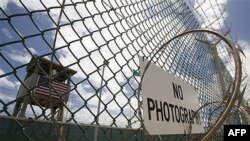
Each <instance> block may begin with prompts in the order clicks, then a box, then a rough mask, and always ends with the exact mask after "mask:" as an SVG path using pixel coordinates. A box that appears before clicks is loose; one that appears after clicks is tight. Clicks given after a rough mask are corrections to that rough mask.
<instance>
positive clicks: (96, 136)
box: [94, 60, 109, 141]
mask: <svg viewBox="0 0 250 141" xmlns="http://www.w3.org/2000/svg"><path fill="white" fill-rule="evenodd" d="M103 64H104V65H103V69H102V75H101V77H102V78H101V79H102V80H101V89H100V93H99V101H98V105H97V115H96V126H95V135H94V141H97V139H98V129H99V127H98V126H99V125H100V124H99V114H100V107H101V98H102V85H103V80H104V71H105V67H106V66H108V64H109V62H108V61H107V60H104V61H103Z"/></svg>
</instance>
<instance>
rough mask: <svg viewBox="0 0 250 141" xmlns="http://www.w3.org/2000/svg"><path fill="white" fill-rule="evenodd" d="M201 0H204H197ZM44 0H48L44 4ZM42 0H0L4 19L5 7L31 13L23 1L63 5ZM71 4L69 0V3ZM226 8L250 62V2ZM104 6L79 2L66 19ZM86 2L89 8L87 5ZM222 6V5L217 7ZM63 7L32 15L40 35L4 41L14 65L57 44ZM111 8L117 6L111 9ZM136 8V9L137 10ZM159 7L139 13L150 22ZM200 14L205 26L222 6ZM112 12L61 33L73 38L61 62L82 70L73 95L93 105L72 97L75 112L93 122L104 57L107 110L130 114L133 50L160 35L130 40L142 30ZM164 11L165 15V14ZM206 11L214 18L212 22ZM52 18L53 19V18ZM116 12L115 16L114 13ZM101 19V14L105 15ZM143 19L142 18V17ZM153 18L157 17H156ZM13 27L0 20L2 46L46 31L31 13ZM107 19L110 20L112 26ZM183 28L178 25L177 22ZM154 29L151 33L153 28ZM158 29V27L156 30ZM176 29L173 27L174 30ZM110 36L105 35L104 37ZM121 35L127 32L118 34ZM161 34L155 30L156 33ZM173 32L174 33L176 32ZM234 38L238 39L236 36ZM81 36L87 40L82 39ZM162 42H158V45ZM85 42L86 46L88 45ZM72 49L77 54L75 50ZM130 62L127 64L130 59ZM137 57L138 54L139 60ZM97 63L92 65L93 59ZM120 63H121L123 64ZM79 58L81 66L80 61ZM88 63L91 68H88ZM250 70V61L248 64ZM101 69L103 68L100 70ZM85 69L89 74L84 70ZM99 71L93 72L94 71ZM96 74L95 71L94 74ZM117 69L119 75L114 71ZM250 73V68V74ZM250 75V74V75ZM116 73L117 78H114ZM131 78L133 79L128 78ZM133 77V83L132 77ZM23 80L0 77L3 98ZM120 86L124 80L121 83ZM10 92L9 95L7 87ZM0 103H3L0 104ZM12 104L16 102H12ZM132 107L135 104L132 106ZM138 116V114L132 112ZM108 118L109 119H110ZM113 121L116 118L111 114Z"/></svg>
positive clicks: (238, 0)
mask: <svg viewBox="0 0 250 141" xmlns="http://www.w3.org/2000/svg"><path fill="white" fill-rule="evenodd" d="M73 1H79V0H73ZM106 1H107V0H106ZM187 1H188V2H190V3H191V5H194V6H197V2H196V1H194V0H187ZM198 1H200V2H202V1H203V0H198ZM41 2H43V3H41ZM41 2H39V1H35V0H34V1H29V0H22V3H20V2H18V1H17V0H1V1H0V6H1V9H2V10H0V18H2V19H4V18H6V16H4V14H3V12H2V11H5V12H6V13H7V14H8V15H13V14H18V13H25V12H27V11H26V10H25V9H24V8H23V5H25V6H26V8H27V9H28V10H30V11H35V10H41V11H43V10H45V7H47V8H48V7H55V6H59V4H58V3H57V2H56V1H53V0H49V1H46V0H42V1H41ZM67 3H70V2H69V1H67V2H66V4H67ZM218 3H219V4H220V5H222V8H223V7H226V8H227V11H226V12H225V13H224V14H223V16H224V17H225V19H226V20H227V21H230V22H229V23H231V22H232V25H231V29H232V34H233V36H235V37H237V39H238V41H239V44H240V45H241V46H242V48H243V50H244V52H245V54H246V57H247V59H246V61H247V60H248V61H250V60H249V58H250V36H249V33H250V32H249V30H250V29H249V28H247V27H248V25H250V19H249V18H247V16H248V13H249V12H250V9H249V6H250V0H249V1H248V0H221V1H219V2H218ZM218 3H217V2H215V1H212V4H215V5H218ZM147 4H148V5H152V4H154V3H153V2H152V1H147ZM107 5H112V6H113V7H118V6H116V4H114V3H111V4H107ZM107 5H106V6H103V5H102V4H100V0H97V2H96V6H97V7H98V9H97V8H95V5H94V4H93V3H92V2H88V4H86V5H83V4H79V5H77V6H76V9H74V7H70V6H68V7H66V8H65V9H64V10H65V13H66V15H64V16H63V17H62V19H61V24H69V23H70V21H74V20H76V21H77V20H79V19H81V17H80V16H79V15H78V14H77V12H80V15H82V16H83V17H89V16H90V14H96V13H98V12H99V11H98V10H100V11H105V9H110V7H109V6H107ZM210 5H211V3H209V2H208V1H206V2H205V3H204V5H202V6H203V8H204V9H206V8H207V7H208V8H209V6H210ZM82 7H84V8H82ZM217 8H218V7H217ZM59 11H60V8H52V9H51V10H50V12H49V14H48V13H46V12H45V11H43V12H37V13H36V12H34V13H33V15H32V18H33V20H34V21H35V23H36V25H37V26H38V27H39V29H40V30H41V31H46V32H43V34H41V35H39V36H34V37H31V38H27V39H26V40H25V42H18V43H13V44H12V45H11V46H7V47H6V46H5V47H4V48H3V49H2V50H1V53H2V54H4V56H5V57H6V58H9V62H10V63H11V64H12V65H13V66H14V67H17V66H20V65H23V64H25V63H28V62H29V60H30V57H31V55H30V54H38V55H44V54H47V53H49V52H51V49H50V48H51V46H52V45H53V38H54V35H55V32H54V31H50V30H48V29H51V28H54V29H55V27H56V26H55V23H56V22H57V19H58V14H59ZM111 11H112V10H111ZM122 12H123V13H126V12H125V10H124V11H122ZM132 12H134V13H136V10H134V11H132ZM157 12H159V11H156V10H152V11H148V13H146V12H145V13H143V14H141V15H140V14H139V15H138V17H140V16H141V17H142V18H141V19H143V20H145V21H146V18H145V17H146V16H151V15H153V14H155V13H157ZM197 12H198V14H201V19H203V20H204V21H202V22H204V25H202V26H204V27H205V26H206V24H207V23H209V22H211V21H213V19H216V15H220V13H219V12H220V11H218V10H216V9H215V10H214V9H211V8H209V9H208V10H206V15H202V13H203V11H200V10H199V9H197ZM109 14H110V15H107V14H106V13H104V14H103V15H102V17H101V16H99V15H96V16H95V18H93V19H92V18H86V19H85V20H84V24H83V23H82V22H74V24H72V26H63V27H61V28H60V34H59V35H58V37H57V42H56V48H59V47H63V46H65V45H67V44H68V43H70V46H69V48H62V49H59V51H58V52H57V56H58V59H59V60H58V61H59V62H61V63H62V64H63V65H64V66H68V65H71V64H72V63H74V64H75V65H72V66H71V68H72V69H74V70H77V71H78V73H77V74H76V75H75V76H74V82H75V83H76V84H77V88H76V89H77V91H74V92H73V96H74V95H76V96H78V95H81V96H82V98H83V99H89V100H88V104H89V107H92V109H91V111H92V112H93V113H91V112H89V110H87V109H86V108H81V106H82V103H81V102H82V101H83V100H82V99H76V98H72V102H73V101H74V107H73V109H72V110H73V111H80V112H84V113H85V114H84V115H85V116H87V117H85V118H84V117H82V116H78V117H77V116H76V118H77V119H79V120H83V119H89V121H93V118H94V116H93V114H95V112H96V103H97V101H98V99H97V97H93V95H95V94H96V93H95V91H96V89H99V88H100V87H101V71H102V68H103V60H104V59H110V58H112V57H114V56H115V57H114V58H115V59H110V61H109V63H110V65H109V67H107V68H106V69H105V77H104V79H105V80H106V81H109V83H108V84H107V87H108V88H109V89H108V88H107V87H105V88H104V89H103V93H104V97H103V101H104V102H105V103H108V109H109V110H110V111H112V116H120V115H119V113H120V112H119V110H118V109H116V108H114V107H124V109H125V110H124V113H126V114H127V115H129V114H130V115H131V109H132V108H136V107H137V106H138V103H137V99H136V97H135V96H132V94H131V93H133V91H134V89H136V87H137V84H138V80H139V78H138V77H132V76H133V74H132V70H137V69H138V61H137V62H134V61H133V59H134V55H135V54H137V52H138V50H140V46H142V45H143V44H144V42H145V41H147V40H148V39H151V40H152V42H151V43H150V45H147V46H146V47H145V49H143V50H142V53H143V54H144V55H148V54H149V52H153V51H154V50H153V49H152V48H150V47H151V46H155V45H156V42H157V40H155V39H154V35H153V34H148V33H145V34H144V36H143V37H141V39H140V40H139V41H138V43H135V42H131V41H133V40H135V39H136V38H137V37H138V35H140V34H141V33H140V32H139V31H138V29H139V28H138V29H136V28H134V27H133V28H132V30H131V31H129V32H128V33H127V34H125V33H124V32H125V31H126V30H128V29H129V28H131V27H132V26H131V25H129V24H127V23H126V22H125V24H124V21H121V22H120V21H119V18H121V16H119V15H116V14H114V13H112V12H110V13H109ZM164 16H165V15H164ZM205 16H208V17H209V20H211V21H208V20H207V19H206V17H205ZM50 17H51V18H50ZM110 17H112V18H110ZM101 18H102V19H101ZM160 18H166V19H169V18H170V20H171V17H169V16H165V17H160ZM160 18H159V17H155V19H153V20H158V21H159V19H160ZM138 19H139V20H141V19H140V18H138ZM138 19H129V20H130V21H129V23H133V22H135V21H133V20H138ZM153 20H152V21H153ZM152 21H147V22H145V24H148V25H150V24H151V23H150V22H152ZM10 22H11V23H12V25H13V26H15V28H16V29H17V31H14V30H13V29H12V28H11V26H10V25H9V23H8V20H0V45H1V44H4V43H5V42H10V41H15V40H20V39H21V37H27V36H29V35H33V34H40V33H41V32H40V31H39V29H38V28H37V27H35V26H34V24H32V22H33V21H32V20H31V19H30V16H29V15H25V16H20V17H18V16H17V17H14V18H12V19H11V21H10ZM114 22H115V23H116V24H115V25H112V24H111V23H114ZM105 24H111V25H110V26H109V27H108V28H107V27H106V25H105ZM220 24H221V25H222V26H223V25H224V24H225V23H224V21H223V20H221V19H220V20H219V22H218V23H214V24H213V25H212V27H213V28H215V29H218V28H220V26H221V25H220ZM168 26H169V27H167V28H169V29H172V28H174V27H175V26H176V25H168ZM99 28H103V29H102V31H98V29H99ZM175 28H178V27H175ZM140 29H143V26H142V27H140ZM74 30H77V33H76V32H74ZM151 30H153V29H150V30H149V32H151ZM154 30H158V32H159V33H161V32H162V31H160V30H159V29H154ZM179 30H180V31H184V29H182V28H180V29H179ZM170 32H171V31H170ZM102 34H103V35H105V36H102ZM120 34H122V36H119V35H120ZM154 34H156V33H154ZM173 34H174V32H173ZM79 36H84V38H83V39H82V40H76V41H75V39H78V37H79ZM114 37H115V38H116V39H115V40H112V39H113V38H114ZM235 37H234V38H235ZM81 41H82V42H81ZM157 45H158V44H157ZM82 46H84V47H85V48H83V47H82ZM99 46H102V48H101V51H97V50H98V47H99ZM120 50H122V53H118V52H119V51H120ZM72 52H73V54H74V55H72ZM90 52H91V55H90V56H89V57H85V56H86V55H88V54H89V53H90ZM103 54H105V55H103ZM45 58H49V56H46V57H45ZM80 58H83V59H82V60H81V61H80V62H77V59H80ZM128 60H130V61H129V64H128V65H125V64H126V62H127V61H128ZM135 60H136V59H135ZM92 62H94V64H96V65H93V63H92ZM118 62H119V63H118ZM0 63H1V64H0V65H1V68H0V75H3V74H6V73H9V72H12V70H13V69H12V68H11V67H10V65H8V64H7V63H6V62H5V61H3V58H1V60H0ZM77 63H79V65H78V64H77ZM85 66H87V67H85ZM121 67H122V71H120V70H119V68H121ZM246 67H247V69H248V70H249V71H248V72H250V66H249V65H247V64H246ZM24 68H25V67H23V68H22V69H20V71H18V72H17V74H18V76H19V77H20V79H21V80H23V78H24V74H25V69H24ZM97 68H100V69H99V70H98V71H99V72H96V70H97ZM82 70H84V73H83V72H82ZM93 72H94V73H93ZM91 73H92V74H91ZM86 74H91V75H90V76H89V77H88V81H84V82H83V83H80V84H78V83H79V82H80V81H81V80H85V79H86V78H87V76H86ZM114 74H115V75H114ZM248 74H249V73H248ZM249 76H250V75H249ZM113 77H115V78H116V79H112V78H113ZM127 78H130V79H127ZM128 81H129V82H128ZM19 85H20V83H19V82H18V80H17V79H16V78H15V76H14V75H13V74H12V75H9V76H6V77H3V78H1V81H0V87H1V89H0V97H1V99H3V101H11V100H12V99H14V98H15V94H16V91H17V90H18V88H19ZM121 85H124V86H123V87H122V88H121ZM7 91H8V94H6V92H7ZM114 93H117V95H116V98H115V99H116V100H117V103H116V102H114V101H111V100H112V98H113V95H112V94H114ZM127 97H130V100H131V105H128V104H127V102H128V100H127ZM0 106H1V105H0ZM10 106H12V107H13V104H12V105H10ZM132 110H133V109H132ZM104 115H106V117H107V118H109V117H110V115H109V114H108V113H107V112H105V111H104ZM132 116H133V113H132ZM117 119H118V120H119V121H121V122H123V120H125V118H124V117H123V116H122V115H121V118H117ZM105 120H107V119H105ZM109 120H112V119H111V118H109ZM133 120H134V121H136V120H137V117H133Z"/></svg>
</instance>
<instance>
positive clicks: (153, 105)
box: [147, 98, 155, 120]
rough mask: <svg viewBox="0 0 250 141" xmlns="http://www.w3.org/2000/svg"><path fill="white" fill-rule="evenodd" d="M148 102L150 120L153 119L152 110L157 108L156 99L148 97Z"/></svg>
mask: <svg viewBox="0 0 250 141" xmlns="http://www.w3.org/2000/svg"><path fill="white" fill-rule="evenodd" d="M147 102H148V118H149V120H151V111H153V110H154V109H155V104H154V100H153V99H151V98H147ZM150 103H151V104H150Z"/></svg>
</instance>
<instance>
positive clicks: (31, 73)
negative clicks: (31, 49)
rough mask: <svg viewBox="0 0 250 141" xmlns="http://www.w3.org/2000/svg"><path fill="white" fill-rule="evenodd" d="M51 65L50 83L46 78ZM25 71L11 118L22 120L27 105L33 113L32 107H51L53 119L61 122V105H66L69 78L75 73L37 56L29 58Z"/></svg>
mask: <svg viewBox="0 0 250 141" xmlns="http://www.w3.org/2000/svg"><path fill="white" fill-rule="evenodd" d="M51 65H52V74H53V79H52V80H51V81H50V79H49V78H48V76H49V71H50V66H51ZM26 71H27V74H26V76H25V79H24V84H25V86H24V85H21V86H20V88H19V91H18V93H17V102H16V105H15V108H14V111H13V116H14V117H20V118H24V117H25V112H26V110H27V106H28V105H30V107H31V109H32V111H33V112H34V113H35V110H34V108H33V106H41V107H43V108H45V109H46V108H47V109H48V108H50V107H51V106H52V108H53V112H54V113H55V115H56V116H55V117H56V118H57V120H60V121H62V120H63V105H64V104H65V105H66V103H67V101H68V98H69V90H70V81H69V78H70V77H71V76H73V75H74V74H75V73H76V71H75V70H72V69H69V68H65V67H63V66H61V65H59V64H57V63H52V64H51V61H49V60H47V59H45V58H38V57H37V56H35V57H32V58H31V60H30V63H29V65H28V66H27V68H26Z"/></svg>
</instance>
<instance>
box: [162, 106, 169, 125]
mask: <svg viewBox="0 0 250 141" xmlns="http://www.w3.org/2000/svg"><path fill="white" fill-rule="evenodd" d="M163 110H164V118H165V120H166V121H169V114H170V113H169V107H168V103H167V102H164V103H163ZM166 110H167V111H166ZM166 113H168V114H166Z"/></svg>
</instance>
